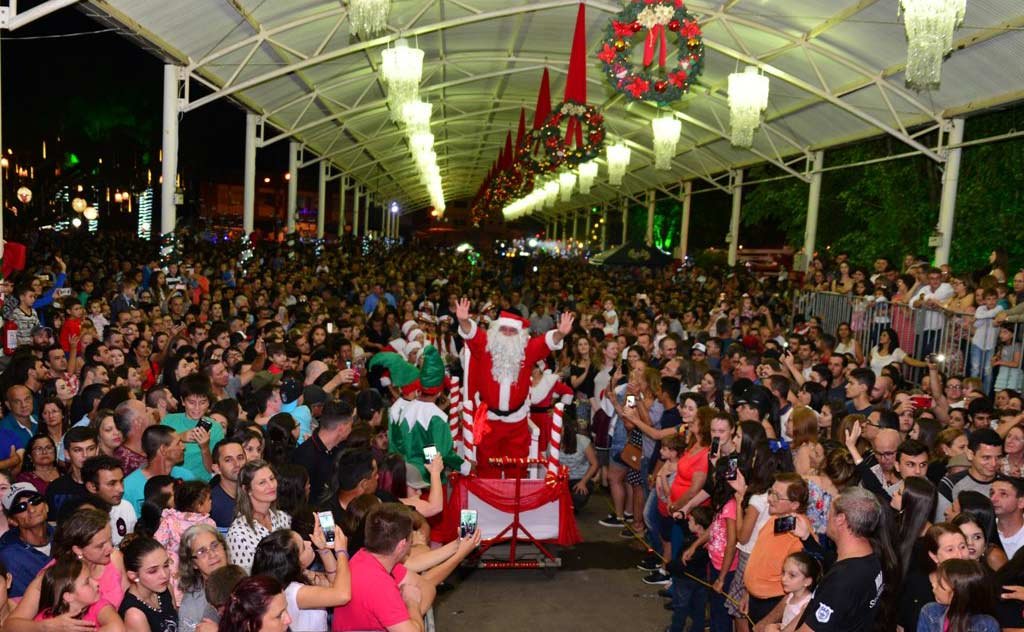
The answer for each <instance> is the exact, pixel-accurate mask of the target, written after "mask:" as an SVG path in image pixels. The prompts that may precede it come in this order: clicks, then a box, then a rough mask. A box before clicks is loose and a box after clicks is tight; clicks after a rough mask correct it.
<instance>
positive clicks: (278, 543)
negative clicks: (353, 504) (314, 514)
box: [252, 521, 352, 632]
mask: <svg viewBox="0 0 1024 632" xmlns="http://www.w3.org/2000/svg"><path fill="white" fill-rule="evenodd" d="M313 524H314V528H313V533H312V534H311V535H310V540H308V541H307V540H304V539H303V538H302V537H301V536H300V535H299V534H298V533H296V532H294V531H292V530H291V529H280V530H278V531H275V532H274V533H271V534H270V535H268V536H266V537H265V538H263V540H261V541H260V544H259V546H257V547H256V555H255V556H254V557H253V561H252V574H253V575H266V576H267V577H273V578H274V579H276V580H277V581H279V582H281V585H282V586H284V587H285V589H284V595H285V600H286V601H287V602H288V614H289V616H290V617H291V619H292V625H293V626H294V627H295V629H296V630H303V632H327V630H328V629H329V625H328V620H327V609H328V608H335V607H337V606H344V605H345V604H347V603H348V602H349V600H350V599H351V598H352V581H351V576H350V575H349V571H348V553H347V546H348V541H347V540H346V539H345V534H344V532H343V531H342V530H341V529H340V528H339V527H337V526H335V527H334V534H333V541H332V543H331V544H330V545H328V544H327V541H326V539H325V538H324V534H323V532H322V531H321V529H320V523H319V521H314V523H313ZM314 547H315V550H314ZM317 555H319V556H320V560H321V561H322V562H323V565H324V571H325V572H324V573H313V572H310V571H309V570H308V569H309V566H310V565H311V564H312V563H313V561H314V559H315V558H316V556H317Z"/></svg>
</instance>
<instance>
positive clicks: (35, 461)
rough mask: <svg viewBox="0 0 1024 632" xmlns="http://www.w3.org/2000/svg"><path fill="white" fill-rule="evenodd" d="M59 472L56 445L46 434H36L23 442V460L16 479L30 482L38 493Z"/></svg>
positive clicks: (42, 490)
mask: <svg viewBox="0 0 1024 632" xmlns="http://www.w3.org/2000/svg"><path fill="white" fill-rule="evenodd" d="M60 474H61V472H60V468H59V467H57V446H56V444H54V442H53V439H51V438H50V435H48V434H37V435H36V436H34V437H32V438H31V439H29V440H28V443H27V444H25V461H24V462H23V463H22V466H21V474H18V478H17V480H19V481H23V482H26V483H32V485H34V486H35V488H36V489H37V490H38V491H39V493H40V494H46V488H47V487H48V486H49V485H50V483H52V482H53V481H55V480H56V479H57V477H59V476H60Z"/></svg>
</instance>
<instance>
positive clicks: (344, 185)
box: [338, 176, 348, 238]
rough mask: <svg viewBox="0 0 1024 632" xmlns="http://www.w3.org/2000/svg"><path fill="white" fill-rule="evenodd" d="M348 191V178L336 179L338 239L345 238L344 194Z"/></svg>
mask: <svg viewBox="0 0 1024 632" xmlns="http://www.w3.org/2000/svg"><path fill="white" fill-rule="evenodd" d="M347 190H348V176H341V177H340V178H338V237H339V238H340V237H344V236H345V192H346V191H347Z"/></svg>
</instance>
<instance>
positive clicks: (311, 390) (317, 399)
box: [302, 384, 327, 406]
mask: <svg viewBox="0 0 1024 632" xmlns="http://www.w3.org/2000/svg"><path fill="white" fill-rule="evenodd" d="M302 401H303V402H304V403H305V404H306V406H316V405H317V404H322V403H324V402H326V401H327V392H326V391H324V389H322V388H320V387H319V386H317V385H315V384H311V385H310V386H307V387H306V388H304V389H302Z"/></svg>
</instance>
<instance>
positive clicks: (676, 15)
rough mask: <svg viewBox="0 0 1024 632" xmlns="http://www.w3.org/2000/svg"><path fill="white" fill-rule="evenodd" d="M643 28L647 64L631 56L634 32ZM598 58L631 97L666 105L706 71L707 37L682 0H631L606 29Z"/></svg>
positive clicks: (615, 85) (614, 84)
mask: <svg viewBox="0 0 1024 632" xmlns="http://www.w3.org/2000/svg"><path fill="white" fill-rule="evenodd" d="M640 33H643V34H644V37H643V40H642V42H641V43H640V46H642V47H643V48H644V53H645V56H647V57H649V58H650V63H649V65H647V66H644V65H642V64H635V63H633V62H632V61H631V59H630V57H631V55H632V50H633V37H634V36H635V35H637V34H640ZM673 44H674V46H675V49H676V50H675V53H674V54H672V51H671V46H673ZM664 48H669V50H664ZM597 58H598V59H599V60H601V64H602V67H603V68H604V72H605V74H606V75H607V76H608V81H609V83H611V85H612V87H613V88H615V90H616V91H617V92H620V93H622V94H623V95H625V96H626V98H627V99H629V100H630V101H650V102H654V103H658V104H662V105H664V104H667V103H671V102H672V101H676V100H678V99H679V98H681V97H682V96H683V95H684V94H686V93H687V92H689V90H690V86H691V85H693V84H694V83H695V82H696V81H697V78H698V77H699V76H700V75H701V73H702V72H703V70H704V42H703V39H702V36H701V30H700V25H699V24H698V23H697V20H696V18H694V17H693V16H692V15H691V14H690V13H689V12H688V11H687V10H686V7H685V6H684V4H683V2H682V0H632V1H631V2H630V3H629V4H628V5H626V7H625V8H624V9H623V10H622V11H620V12H619V14H618V15H617V16H615V18H613V19H612V21H611V23H610V24H609V25H608V28H607V29H605V37H604V40H603V41H602V43H601V46H600V50H599V52H598V53H597ZM662 60H664V62H665V63H664V68H661V66H662V64H661V61H662ZM659 68H661V70H660V72H658V71H659Z"/></svg>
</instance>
